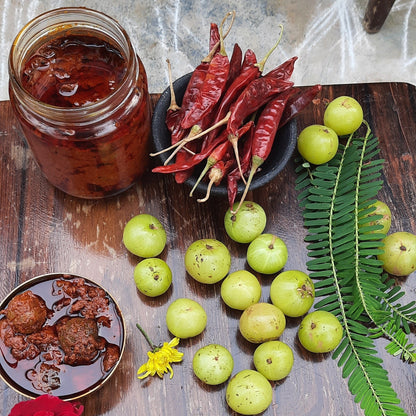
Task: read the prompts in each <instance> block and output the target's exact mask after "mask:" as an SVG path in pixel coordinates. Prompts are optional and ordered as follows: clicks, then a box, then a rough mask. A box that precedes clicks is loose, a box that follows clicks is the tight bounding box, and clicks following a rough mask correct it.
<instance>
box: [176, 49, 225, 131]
mask: <svg viewBox="0 0 416 416" xmlns="http://www.w3.org/2000/svg"><path fill="white" fill-rule="evenodd" d="M229 70H230V61H229V59H228V55H227V53H226V52H225V48H224V44H223V42H222V41H221V49H220V53H218V54H216V55H215V56H214V57H213V58H212V61H211V62H210V64H209V67H208V71H207V73H206V76H205V79H204V82H203V83H202V85H201V87H200V89H199V91H198V95H197V97H196V98H195V102H194V104H193V106H192V108H190V109H189V111H188V112H187V113H186V115H185V117H184V118H183V120H182V123H181V125H182V128H184V129H187V128H190V127H192V126H194V125H195V124H198V123H199V122H200V121H201V120H202V119H203V118H204V117H206V116H207V114H209V112H210V111H211V110H212V109H213V108H214V106H215V104H216V103H217V102H218V101H219V99H220V97H221V95H222V93H223V91H224V89H225V85H226V82H227V79H228V73H229Z"/></svg>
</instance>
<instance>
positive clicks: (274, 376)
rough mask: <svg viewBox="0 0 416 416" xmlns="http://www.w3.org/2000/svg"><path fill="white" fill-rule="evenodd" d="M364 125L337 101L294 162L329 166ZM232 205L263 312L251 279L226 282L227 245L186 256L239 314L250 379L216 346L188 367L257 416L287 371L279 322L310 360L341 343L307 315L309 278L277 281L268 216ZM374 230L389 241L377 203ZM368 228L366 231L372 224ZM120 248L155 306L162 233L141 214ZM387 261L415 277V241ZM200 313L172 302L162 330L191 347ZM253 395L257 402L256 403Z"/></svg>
mask: <svg viewBox="0 0 416 416" xmlns="http://www.w3.org/2000/svg"><path fill="white" fill-rule="evenodd" d="M362 122H363V111H362V108H361V106H360V104H359V103H358V102H357V101H356V100H354V99H353V98H351V97H346V96H342V97H338V98H337V99H335V100H333V101H332V102H331V103H329V105H328V106H327V108H326V110H325V114H324V124H323V125H312V126H309V127H307V128H305V129H304V130H303V131H302V132H301V133H300V135H299V138H298V150H299V153H300V154H301V156H302V157H303V158H304V159H305V160H306V161H307V162H309V163H311V164H323V163H326V162H328V161H329V160H331V159H332V158H333V157H334V155H335V154H336V152H337V150H338V144H339V141H338V138H339V136H344V135H349V134H352V133H353V132H354V131H355V130H356V129H358V127H359V126H360V125H361V123H362ZM237 204H238V203H236V204H235V205H234V206H233V207H232V208H231V209H229V210H228V211H227V212H226V214H225V217H224V227H225V230H226V232H227V234H228V236H229V237H230V238H231V239H232V240H233V241H235V242H237V243H242V244H248V247H247V255H246V259H247V263H248V265H249V266H250V268H251V269H252V270H253V271H254V272H256V273H260V274H266V275H273V274H274V275H276V274H277V275H276V276H275V277H274V278H273V281H272V284H271V286H270V301H271V302H270V303H269V302H260V298H261V291H262V288H261V285H260V283H259V280H258V279H257V277H256V276H255V274H254V273H252V272H251V271H249V270H236V271H233V272H231V273H230V269H231V255H230V252H229V250H228V248H227V247H226V245H225V244H223V243H222V242H220V241H218V240H216V239H201V240H197V241H194V242H193V243H192V244H191V245H190V246H189V247H188V249H187V250H186V253H185V258H184V263H185V268H186V271H187V273H188V274H189V275H190V276H192V277H193V278H194V279H195V280H196V281H198V282H200V283H202V284H215V283H218V282H221V292H220V294H221V298H222V300H223V302H224V303H225V304H226V305H227V306H228V307H230V308H232V309H236V310H240V311H241V315H240V320H239V331H240V333H241V335H242V336H243V337H244V338H245V339H246V340H247V341H249V342H251V343H254V344H258V346H257V347H256V349H255V351H254V353H253V364H254V367H255V370H252V369H243V370H240V371H238V372H237V373H236V374H235V375H234V376H232V377H231V375H232V372H233V370H234V360H233V357H232V355H231V353H230V352H229V350H228V349H227V348H225V347H224V346H222V345H219V344H209V345H205V346H203V347H201V348H200V349H199V350H198V351H197V352H196V353H195V354H194V357H193V361H192V367H193V371H194V374H195V376H196V377H197V378H198V379H200V380H201V381H202V382H204V383H206V384H209V385H219V384H222V383H225V382H227V381H228V384H227V387H226V402H227V404H228V405H229V406H230V408H231V409H232V410H233V411H235V412H238V413H239V414H246V415H253V414H259V413H261V412H263V411H265V410H266V409H267V407H268V406H269V405H270V404H271V402H272V399H273V390H272V386H271V384H270V381H278V380H282V379H284V378H285V377H287V376H288V375H289V373H290V371H291V369H292V366H293V363H294V354H293V351H292V349H291V348H290V347H289V346H288V345H287V344H286V343H284V342H282V341H280V340H279V338H280V336H281V335H282V333H283V331H284V329H285V327H286V317H303V318H302V320H301V323H300V325H299V328H298V339H299V341H300V343H301V345H302V346H303V347H304V348H305V349H306V350H308V351H310V352H313V353H326V352H330V351H332V350H333V349H335V348H336V347H337V345H338V344H339V342H340V341H341V339H342V335H343V329H342V326H341V324H340V322H339V320H338V319H337V317H336V316H334V315H333V314H331V313H329V312H326V311H321V310H315V311H313V312H309V311H310V309H311V308H312V305H313V302H314V298H315V292H314V285H313V282H312V281H311V279H310V278H309V276H308V275H307V274H306V273H303V272H301V271H299V270H286V271H283V272H282V271H281V270H282V269H283V267H284V266H285V264H286V262H287V259H288V251H287V247H286V245H285V243H284V241H283V240H282V239H280V238H279V237H277V236H276V235H273V234H270V233H264V230H265V227H266V214H265V212H264V210H263V208H262V207H261V206H260V205H258V204H257V203H255V202H251V201H244V202H243V203H242V204H241V206H240V207H239V210H238V211H237V212H236V210H235V208H236V207H237ZM374 208H375V210H374V211H373V212H372V213H371V214H369V215H375V217H374V218H375V220H374V224H379V230H376V232H381V233H384V234H387V233H388V231H389V229H390V224H391V212H390V210H389V208H388V206H387V205H386V204H384V203H383V202H381V201H376V203H375V204H374ZM370 225H371V224H370ZM123 241H124V244H125V246H126V248H127V249H128V250H129V251H131V252H132V253H133V254H136V255H137V256H140V257H143V258H144V259H143V260H142V261H141V262H140V263H139V264H138V265H137V266H136V268H135V271H134V279H135V282H136V285H137V288H138V290H139V291H140V292H141V293H143V294H145V295H147V296H159V295H161V294H163V293H165V292H166V290H168V288H169V287H170V285H171V282H172V273H171V271H170V268H169V266H168V265H167V264H166V263H165V262H164V261H163V260H161V259H159V258H157V256H158V255H159V254H160V253H161V252H162V251H163V249H164V247H165V244H166V232H165V230H164V229H163V226H162V225H161V224H160V222H159V221H158V220H157V219H156V218H155V217H153V216H151V215H148V214H141V215H138V216H136V217H134V218H132V219H131V220H130V221H129V222H128V223H127V225H126V227H125V230H124V234H123ZM383 242H384V254H381V255H379V259H380V260H382V261H383V267H384V269H385V270H386V271H387V272H388V273H391V274H394V275H397V276H403V275H407V274H410V273H411V272H413V271H414V270H415V269H416V235H413V234H411V233H406V232H396V233H393V234H390V235H388V236H387V237H386V238H385V239H384V240H383ZM207 321H208V317H207V313H206V311H205V310H204V308H203V307H202V305H200V304H199V303H198V302H196V301H194V300H192V299H189V298H179V299H176V300H175V301H173V302H172V303H171V304H170V305H169V307H168V309H167V312H166V325H167V328H168V330H169V331H170V332H171V333H172V334H173V335H174V336H176V337H178V338H183V339H186V338H190V337H194V336H197V335H199V334H201V333H202V332H203V331H204V329H205V328H206V325H207ZM253 392H254V393H253Z"/></svg>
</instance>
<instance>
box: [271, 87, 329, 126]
mask: <svg viewBox="0 0 416 416" xmlns="http://www.w3.org/2000/svg"><path fill="white" fill-rule="evenodd" d="M321 90H322V86H321V85H320V84H316V85H312V86H311V87H307V88H306V89H305V90H301V89H300V88H299V89H298V91H299V93H298V94H296V95H293V96H292V97H290V98H289V100H288V102H287V104H286V107H285V109H284V111H283V115H282V118H281V119H280V123H279V128H281V127H282V126H284V125H285V124H286V123H288V122H289V121H290V120H292V119H293V117H295V116H296V115H297V114H298V113H299V112H300V111H302V110H303V109H304V108H305V107H306V106H307V105H308V104H310V103H311V102H312V101H313V99H314V98H315V97H316V96H317V95H318V94H319V92H320V91H321Z"/></svg>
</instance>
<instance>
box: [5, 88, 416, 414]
mask: <svg viewBox="0 0 416 416" xmlns="http://www.w3.org/2000/svg"><path fill="white" fill-rule="evenodd" d="M338 95H352V96H354V97H355V98H357V99H358V100H359V101H360V102H361V104H362V106H363V108H364V117H365V119H366V120H367V121H368V122H369V124H370V125H371V127H372V129H373V132H374V134H375V135H377V136H378V137H379V139H380V146H381V156H382V157H383V158H385V160H386V161H385V165H384V169H383V178H384V180H385V184H384V186H383V189H382V190H381V191H380V194H379V199H381V200H383V201H385V202H386V203H387V204H388V205H389V206H390V207H391V210H392V216H393V220H392V231H409V232H413V233H416V222H415V219H416V206H415V201H416V179H415V177H416V164H415V156H416V150H415V147H416V137H415V132H416V94H415V87H414V86H412V85H408V84H403V83H375V84H356V85H334V86H325V87H324V88H323V90H322V94H321V97H320V98H321V100H319V102H317V103H315V104H314V105H312V106H310V107H309V108H308V109H307V110H305V111H304V112H303V113H302V114H301V115H300V116H299V117H298V118H297V119H296V120H295V121H293V125H292V126H291V128H290V129H289V130H290V134H298V133H299V132H300V130H301V129H302V128H303V127H305V126H306V125H308V124H312V123H317V122H318V123H319V122H322V118H323V110H324V108H325V102H326V100H330V99H332V98H334V97H336V96H338ZM156 99H157V95H154V96H153V100H156ZM0 157H1V170H0V181H1V182H0V190H1V194H0V195H1V201H0V270H1V281H0V298H1V299H3V298H4V297H5V296H6V295H7V294H8V293H9V292H10V291H11V290H12V289H13V288H14V287H15V286H17V285H18V284H19V283H21V282H23V281H26V280H27V279H29V278H32V277H34V276H36V275H40V274H44V273H49V272H70V273H75V274H78V275H82V276H86V277H88V278H90V279H92V280H94V281H96V282H97V283H99V284H101V285H102V286H103V287H104V288H106V289H107V290H108V291H109V292H110V293H111V294H112V295H113V297H114V298H115V300H116V301H117V302H118V303H119V306H120V307H121V310H122V312H123V314H124V317H125V320H126V323H127V345H126V350H125V353H124V356H123V358H122V361H121V364H120V366H119V367H118V369H117V371H116V372H115V374H114V375H113V377H112V378H111V379H110V380H109V381H108V382H107V383H106V384H105V385H104V386H103V387H102V388H101V389H100V390H99V391H98V392H95V393H93V394H92V395H90V396H87V397H84V398H82V399H81V401H82V403H83V404H84V406H85V411H84V415H85V416H97V415H111V416H119V415H125V416H133V415H149V416H150V415H152V416H153V415H154V416H160V415H168V414H169V415H175V416H176V415H192V416H199V415H201V416H207V415H232V414H233V413H232V412H231V411H230V409H229V408H228V407H227V404H226V401H225V388H226V385H225V384H222V385H220V386H217V387H207V386H206V385H203V384H202V383H201V382H199V381H198V380H197V379H196V377H195V376H194V375H193V372H192V357H193V354H194V353H195V352H196V351H197V349H198V348H200V347H201V346H203V345H206V344H209V343H219V344H222V345H224V346H225V347H227V348H229V350H230V351H231V353H232V355H233V357H234V361H235V367H234V373H235V372H236V371H238V370H241V369H244V368H252V366H253V364H252V354H253V351H254V349H255V347H256V346H255V345H253V344H250V343H248V342H246V341H245V340H243V339H242V337H241V336H240V335H239V332H238V329H237V328H238V319H239V316H240V313H239V312H237V311H233V310H231V309H229V308H227V307H225V306H224V304H223V303H222V301H221V298H220V284H215V285H211V286H206V285H202V284H199V283H197V282H196V281H194V280H193V279H192V278H190V277H189V276H188V275H187V274H186V271H185V268H184V263H183V257H184V253H185V250H186V248H187V247H188V246H189V245H190V244H191V242H193V241H194V240H196V239H198V238H205V237H212V238H217V239H219V240H221V241H223V242H224V243H225V244H226V245H227V246H228V247H229V249H230V252H231V254H232V265H231V270H232V271H235V270H238V269H243V268H248V266H247V264H246V260H245V254H246V249H247V246H246V245H239V244H237V243H234V242H233V241H231V240H230V239H229V238H228V236H227V235H226V233H225V231H224V227H223V217H224V213H225V211H226V209H227V207H228V203H227V201H226V200H225V199H221V198H219V197H217V198H212V199H211V200H210V201H209V202H208V203H205V204H199V203H198V202H197V201H196V199H195V198H190V197H189V196H188V192H189V189H187V188H186V187H184V186H181V185H177V184H176V183H175V182H174V180H173V178H172V176H170V175H169V176H162V175H157V174H152V173H150V172H149V173H147V174H146V175H145V177H144V178H143V180H141V181H140V183H138V184H136V185H135V186H133V187H132V188H130V189H129V190H127V191H126V192H124V193H123V194H121V195H119V196H117V197H113V198H110V199H106V200H94V201H93V200H80V199H76V198H73V197H70V196H67V195H65V194H63V193H62V192H61V191H58V190H56V189H54V188H53V187H52V186H50V185H49V184H48V183H47V182H46V180H45V179H44V178H43V177H42V176H41V174H40V171H39V169H38V167H37V165H36V164H35V162H34V160H33V157H32V155H31V152H30V151H29V150H28V149H27V147H26V145H25V142H24V141H23V139H22V137H21V136H20V135H19V133H18V129H17V124H16V120H15V118H14V116H13V114H12V111H11V106H10V103H9V102H7V101H4V102H0ZM51 162H52V161H51ZM294 182H295V162H294V156H293V157H292V159H291V160H290V162H289V164H288V165H287V166H286V168H285V169H284V170H283V171H282V172H281V174H279V175H278V177H277V178H275V179H274V180H273V181H272V182H271V183H269V184H268V185H266V186H264V187H263V188H261V189H259V190H256V191H254V192H250V193H249V196H248V199H251V200H254V201H256V202H258V203H259V204H261V205H262V206H263V207H264V208H265V210H266V213H267V216H268V221H267V226H266V230H265V231H267V232H270V233H274V234H276V235H278V236H279V237H280V238H282V239H283V240H284V241H285V242H286V244H287V246H288V251H289V258H288V262H287V264H286V266H285V269H286V270H289V269H298V270H302V271H305V272H307V269H306V265H305V264H306V262H307V260H308V257H307V251H306V243H305V242H304V237H305V235H306V230H305V228H304V227H303V222H302V215H301V210H300V208H299V206H298V202H297V192H296V191H295V186H294ZM144 212H147V213H151V214H153V215H155V216H156V217H158V218H159V219H160V220H161V222H162V223H163V225H164V226H165V228H166V230H167V236H168V243H167V246H166V248H165V250H164V251H163V253H162V254H161V256H160V257H161V258H163V259H164V260H166V261H167V263H168V264H169V265H170V267H171V269H172V272H173V285H172V287H171V289H170V290H169V291H168V292H167V293H166V294H165V295H163V296H161V297H159V298H156V299H150V298H146V297H144V296H142V295H140V294H139V293H138V292H137V290H136V288H135V284H134V280H133V270H134V267H135V266H136V264H137V263H138V261H139V259H138V258H136V257H134V256H133V255H130V254H129V253H128V252H127V251H126V249H125V248H124V246H123V244H122V231H123V227H124V225H125V224H126V222H127V221H128V220H129V219H130V218H131V217H132V216H134V215H136V214H139V213H144ZM258 278H259V280H260V282H261V284H262V298H261V299H262V300H263V301H268V300H269V288H270V284H271V281H272V277H270V276H261V275H258ZM400 284H402V285H403V287H404V288H405V289H406V293H407V295H406V298H407V299H409V300H410V299H416V276H415V273H413V274H412V275H410V276H408V277H407V278H401V279H400ZM179 297H190V298H192V299H195V300H197V301H199V302H200V303H201V304H202V305H203V307H204V308H205V309H206V311H207V314H208V325H207V328H206V330H205V331H204V332H203V333H202V334H201V335H200V336H198V337H196V338H193V339H189V340H182V341H181V343H180V346H179V350H180V351H182V352H183V353H184V360H183V362H182V363H180V364H173V369H174V377H173V379H169V378H168V377H167V376H165V378H164V379H163V380H161V379H159V378H158V377H157V376H156V377H154V378H148V379H145V380H138V379H137V378H136V372H137V369H138V368H139V367H140V365H141V364H142V363H144V362H145V361H147V356H146V354H147V351H148V345H147V343H146V341H145V340H144V338H143V337H142V336H141V334H140V333H139V331H138V330H137V329H136V327H135V324H136V322H139V323H140V324H141V325H142V326H143V327H144V328H145V329H146V330H147V331H148V334H149V336H150V337H151V338H152V339H153V341H154V342H155V343H159V342H163V341H168V340H170V339H171V335H170V334H169V332H168V331H167V329H166V324H165V312H166V309H167V307H168V305H169V303H170V302H172V301H173V300H174V299H176V298H179ZM299 323H300V319H288V322H287V328H286V329H285V331H284V333H283V335H282V337H281V340H282V341H284V342H286V343H288V344H289V345H290V346H291V347H292V348H293V351H294V354H295V363H294V366H293V370H292V372H291V373H290V375H289V376H288V377H287V378H286V379H285V380H283V381H281V382H279V383H275V384H274V385H273V389H274V398H273V403H272V405H271V406H270V407H269V409H268V410H266V411H265V412H264V415H265V416H269V415H286V416H290V415H297V416H306V415H308V416H318V415H319V416H328V415H334V416H335V415H336V416H341V415H345V416H347V415H348V416H356V415H357V416H358V415H363V414H364V412H363V411H362V410H361V409H360V406H359V404H356V403H355V402H354V398H353V397H352V396H351V394H350V393H349V390H348V387H347V381H346V380H344V379H342V376H341V369H340V368H338V366H337V362H336V361H335V360H333V359H332V358H331V356H330V355H329V354H324V355H322V354H317V355H316V354H309V353H306V352H305V350H304V349H303V348H302V347H301V346H300V344H299V342H298V340H297V337H296V333H297V328H298V325H299ZM414 336H415V330H414V328H413V333H412V334H411V337H412V339H414ZM386 345H387V341H386V340H384V339H380V340H377V347H378V349H379V354H380V357H381V358H382V359H383V360H384V367H385V368H386V369H387V370H388V372H389V378H390V381H391V383H392V386H393V388H394V389H395V391H396V392H397V394H398V396H399V398H400V400H401V406H402V407H403V408H404V409H405V411H406V412H407V414H408V415H413V416H414V415H416V401H415V389H416V369H415V366H414V365H410V364H407V363H403V362H401V360H400V359H399V358H394V357H391V356H389V355H388V354H387V353H386V352H385V350H384V347H385V346H386ZM20 400H24V397H22V396H19V395H18V394H17V393H16V392H15V391H13V390H12V389H11V388H9V387H8V386H7V385H6V384H5V383H3V382H1V381H0V415H8V413H9V411H10V409H11V408H12V406H13V405H14V404H15V403H17V402H18V401H20Z"/></svg>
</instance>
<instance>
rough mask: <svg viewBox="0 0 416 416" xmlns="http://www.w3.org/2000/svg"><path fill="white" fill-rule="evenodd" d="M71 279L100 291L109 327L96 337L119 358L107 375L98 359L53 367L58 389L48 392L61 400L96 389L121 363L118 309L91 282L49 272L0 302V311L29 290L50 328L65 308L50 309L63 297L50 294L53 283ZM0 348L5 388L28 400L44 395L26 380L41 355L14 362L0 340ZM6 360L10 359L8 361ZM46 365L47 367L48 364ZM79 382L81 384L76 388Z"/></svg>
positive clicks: (122, 341)
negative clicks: (115, 350)
mask: <svg viewBox="0 0 416 416" xmlns="http://www.w3.org/2000/svg"><path fill="white" fill-rule="evenodd" d="M73 279H83V280H84V281H85V283H86V284H87V285H89V286H93V287H97V288H100V289H102V290H104V292H105V294H106V297H107V298H108V300H109V316H110V318H111V325H110V327H109V328H107V327H106V328H104V326H102V327H99V332H98V335H99V336H100V337H103V338H104V339H106V342H107V343H108V344H114V345H117V346H118V348H119V357H118V360H117V362H116V363H115V364H114V366H113V367H112V368H111V369H110V370H108V371H107V372H104V371H103V369H102V362H101V361H102V357H100V358H97V359H94V360H93V361H92V362H91V363H90V364H86V365H72V366H71V365H69V364H64V363H62V364H57V365H56V367H57V368H58V369H59V371H58V372H57V375H58V377H60V381H59V387H57V388H54V389H51V390H50V391H49V393H50V394H53V395H54V396H57V397H59V398H60V399H62V400H76V399H79V398H81V397H84V396H86V395H88V394H90V393H92V392H94V391H96V390H98V389H99V388H101V387H102V386H103V385H104V383H105V382H107V381H108V379H109V378H110V377H111V376H112V374H113V373H114V372H115V370H116V368H117V366H118V365H119V363H120V361H121V357H122V355H123V352H124V348H125V344H126V326H125V322H124V318H123V315H122V313H121V311H120V308H119V307H118V305H117V304H116V302H115V301H114V299H113V298H112V297H111V296H110V294H109V293H108V292H107V291H106V290H105V289H104V288H102V287H101V286H100V285H98V284H97V283H94V282H93V281H91V280H89V279H87V278H85V277H82V276H76V275H72V274H65V273H52V274H45V275H41V276H37V277H34V278H33V279H30V280H28V281H26V282H24V283H22V284H21V285H19V286H17V287H16V288H15V289H14V290H13V291H11V292H10V293H9V294H8V295H7V296H6V298H5V299H4V300H3V301H2V302H1V303H0V311H2V310H5V309H6V308H7V306H8V304H9V302H10V301H11V300H12V299H13V298H14V297H15V296H16V295H18V294H20V293H23V292H26V291H27V290H31V291H32V292H33V293H34V294H36V295H38V296H40V297H41V298H42V299H44V301H45V303H46V306H47V308H48V310H50V311H52V312H53V313H52V315H51V316H48V318H47V320H46V322H45V324H44V325H53V324H54V323H55V322H56V321H57V320H59V319H60V318H61V317H62V316H64V315H65V314H66V313H67V311H66V307H65V306H64V307H62V308H56V307H55V308H54V304H55V302H56V301H58V300H59V299H62V296H63V295H62V293H56V290H55V292H54V290H53V288H54V286H53V285H54V282H55V281H56V280H73ZM71 316H77V314H76V313H71ZM0 318H1V319H3V316H2V315H0ZM108 344H107V345H108ZM0 348H1V354H0V377H1V378H2V379H3V381H4V382H5V383H6V384H7V385H8V386H9V387H11V388H12V389H13V390H15V391H16V392H18V393H19V394H22V395H23V396H26V397H28V398H32V399H34V398H36V397H38V396H40V395H42V394H45V393H47V392H46V391H44V390H39V388H36V387H35V386H34V382H33V381H31V380H29V378H28V377H27V374H28V372H29V371H32V369H33V368H37V369H38V368H39V364H40V363H41V362H45V361H43V360H42V359H41V356H37V357H36V358H35V359H33V360H29V359H23V360H19V361H16V360H14V359H13V357H12V356H11V354H10V350H9V349H8V347H6V346H5V344H4V342H3V340H1V339H0ZM10 358H12V359H11V360H10ZM9 360H10V361H9ZM46 363H47V364H50V362H46ZM33 366H36V367H33ZM61 370H62V371H61ZM48 380H49V379H48ZM79 383H84V384H83V385H82V386H80V385H79ZM55 387H56V386H55Z"/></svg>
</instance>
